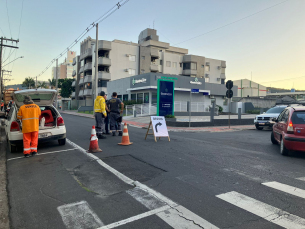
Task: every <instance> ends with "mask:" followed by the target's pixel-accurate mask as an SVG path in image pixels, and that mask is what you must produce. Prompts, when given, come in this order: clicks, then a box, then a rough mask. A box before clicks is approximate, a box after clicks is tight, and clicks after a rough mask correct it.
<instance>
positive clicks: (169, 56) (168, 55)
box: [163, 51, 183, 75]
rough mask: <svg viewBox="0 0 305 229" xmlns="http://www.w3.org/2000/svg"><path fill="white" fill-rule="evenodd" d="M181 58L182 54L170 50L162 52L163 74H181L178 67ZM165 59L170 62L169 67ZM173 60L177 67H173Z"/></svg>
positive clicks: (180, 69)
mask: <svg viewBox="0 0 305 229" xmlns="http://www.w3.org/2000/svg"><path fill="white" fill-rule="evenodd" d="M182 60H183V55H182V54H178V53H172V52H166V51H165V52H164V55H163V73H164V74H174V75H181V74H182V68H180V63H181V62H182ZM166 61H170V62H171V67H167V66H166ZM173 62H175V63H176V65H177V67H175V68H174V64H173Z"/></svg>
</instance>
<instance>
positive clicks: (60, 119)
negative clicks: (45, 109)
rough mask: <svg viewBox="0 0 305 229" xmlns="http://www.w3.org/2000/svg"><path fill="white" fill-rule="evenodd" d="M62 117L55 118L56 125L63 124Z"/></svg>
mask: <svg viewBox="0 0 305 229" xmlns="http://www.w3.org/2000/svg"><path fill="white" fill-rule="evenodd" d="M64 125H65V123H64V119H63V118H62V117H58V118H57V126H64Z"/></svg>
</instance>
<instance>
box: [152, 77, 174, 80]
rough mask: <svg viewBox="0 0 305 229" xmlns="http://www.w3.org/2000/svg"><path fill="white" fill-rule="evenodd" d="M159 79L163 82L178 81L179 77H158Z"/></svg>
mask: <svg viewBox="0 0 305 229" xmlns="http://www.w3.org/2000/svg"><path fill="white" fill-rule="evenodd" d="M157 78H158V79H163V80H178V78H177V77H171V76H157Z"/></svg>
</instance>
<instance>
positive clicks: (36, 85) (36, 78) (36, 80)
mask: <svg viewBox="0 0 305 229" xmlns="http://www.w3.org/2000/svg"><path fill="white" fill-rule="evenodd" d="M35 84H36V88H37V86H38V85H37V76H36V83H35Z"/></svg>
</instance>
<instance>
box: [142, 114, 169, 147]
mask: <svg viewBox="0 0 305 229" xmlns="http://www.w3.org/2000/svg"><path fill="white" fill-rule="evenodd" d="M150 128H152V130H153V133H148V132H149V130H150ZM147 135H154V137H155V141H157V139H156V138H157V137H158V138H159V139H160V137H168V140H169V141H170V138H169V135H168V131H167V126H166V122H165V118H164V116H151V117H150V123H149V126H148V129H147V133H146V136H145V139H146V138H147Z"/></svg>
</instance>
